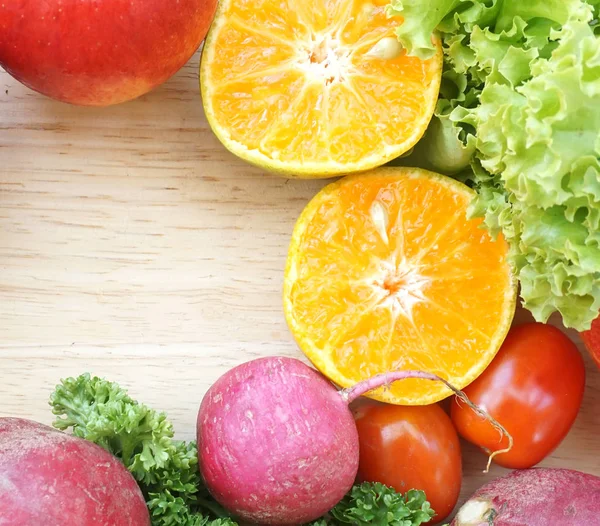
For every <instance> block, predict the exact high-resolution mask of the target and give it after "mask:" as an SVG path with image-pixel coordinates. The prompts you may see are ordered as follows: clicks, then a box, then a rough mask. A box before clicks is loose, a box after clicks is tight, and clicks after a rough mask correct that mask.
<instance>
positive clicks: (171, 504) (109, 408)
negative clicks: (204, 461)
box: [50, 374, 235, 526]
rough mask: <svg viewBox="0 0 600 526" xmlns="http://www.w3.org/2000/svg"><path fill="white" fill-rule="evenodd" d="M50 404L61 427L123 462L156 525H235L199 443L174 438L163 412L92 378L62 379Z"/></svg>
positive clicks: (115, 385)
mask: <svg viewBox="0 0 600 526" xmlns="http://www.w3.org/2000/svg"><path fill="white" fill-rule="evenodd" d="M50 405H51V406H52V411H53V413H54V414H55V415H58V416H59V417H60V418H58V419H57V420H56V421H55V423H54V425H55V426H56V427H57V428H59V429H62V430H66V429H71V430H72V431H73V434H74V435H75V436H77V437H81V438H85V439H86V440H90V441H92V442H94V443H96V444H98V445H100V446H102V447H103V448H104V449H106V450H107V451H109V452H110V453H112V454H113V455H115V456H116V457H117V458H119V459H120V460H121V461H122V462H123V464H125V466H126V467H127V468H128V469H129V471H130V472H131V473H132V474H133V476H134V477H135V479H136V480H137V481H138V484H139V485H140V487H141V489H142V491H143V493H144V495H145V497H146V500H147V505H148V509H149V510H150V515H151V518H152V524H153V526H228V525H229V526H233V525H234V524H235V523H234V522H233V521H232V520H231V519H230V518H229V514H228V513H227V512H226V511H225V510H223V509H222V508H221V507H220V506H219V505H218V504H217V503H216V502H215V501H214V500H213V499H211V498H210V497H209V495H208V492H207V491H206V489H205V488H204V486H203V484H202V482H201V479H200V474H199V472H198V456H197V451H196V444H195V443H193V442H189V443H185V442H180V441H176V440H174V439H173V434H174V433H173V426H172V425H171V423H170V422H169V421H168V420H167V417H166V415H165V414H164V413H158V412H156V411H154V410H152V409H150V408H149V407H147V406H145V405H143V404H139V403H138V402H136V401H135V400H132V399H131V398H130V397H129V396H128V394H127V392H126V391H124V390H123V389H121V388H120V387H119V386H118V385H117V384H114V383H111V382H107V381H106V380H102V379H100V378H96V377H93V378H92V377H91V376H90V375H89V374H84V375H81V376H79V377H78V378H68V379H66V380H63V381H62V383H61V384H60V385H59V386H57V388H56V390H55V391H54V393H53V394H52V396H51V398H50Z"/></svg>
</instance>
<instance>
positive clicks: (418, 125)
mask: <svg viewBox="0 0 600 526" xmlns="http://www.w3.org/2000/svg"><path fill="white" fill-rule="evenodd" d="M388 3H389V0H336V1H329V0H328V1H323V0H302V1H291V0H284V1H281V0H222V1H221V2H220V4H219V8H218V11H217V15H216V17H215V22H214V24H213V27H212V28H211V31H210V33H209V35H208V37H207V40H206V44H205V46H204V52H203V56H202V63H201V67H200V78H201V87H202V99H203V102H204V109H205V113H206V116H207V118H208V121H209V123H210V125H211V127H212V129H213V130H214V132H215V134H216V135H217V136H218V137H219V139H220V140H221V141H222V142H223V144H224V145H225V146H226V147H227V148H228V149H229V150H231V151H232V152H233V153H234V154H236V155H238V156H239V157H241V158H243V159H245V160H247V161H249V162H252V163H254V164H257V165H259V166H261V167H265V168H268V169H271V170H273V171H276V172H280V173H284V174H287V175H291V176H300V177H325V176H329V175H333V174H341V173H349V172H355V171H359V170H366V169H368V168H373V167H375V166H379V165H382V164H384V163H385V162H387V161H389V160H391V159H393V158H395V157H398V156H399V155H401V154H403V153H405V152H406V151H408V150H409V149H410V148H411V147H412V146H414V145H415V144H416V143H417V141H418V140H419V139H420V138H421V136H422V135H423V133H424V132H425V129H426V128H427V125H428V123H429V120H430V119H431V116H432V114H433V110H434V108H435V104H436V101H437V96H438V90H439V85H440V80H441V70H442V52H441V46H440V45H439V44H438V53H437V55H436V56H435V57H434V58H432V59H430V60H427V61H422V60H421V59H419V58H416V57H408V56H406V54H404V53H402V52H401V46H400V44H399V43H398V41H397V39H396V36H395V32H394V30H395V28H396V27H397V25H398V19H397V18H389V17H388V16H387V15H386V6H387V4H388Z"/></svg>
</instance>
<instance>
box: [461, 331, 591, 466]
mask: <svg viewBox="0 0 600 526" xmlns="http://www.w3.org/2000/svg"><path fill="white" fill-rule="evenodd" d="M584 386H585V367H584V363H583V358H582V357H581V354H580V353H579V351H578V350H577V347H576V346H575V345H574V344H573V342H572V341H571V340H569V338H567V336H565V335H564V334H563V333H562V332H561V331H560V330H558V329H557V328H556V327H552V326H551V325H543V324H541V323H528V324H525V325H521V326H519V327H515V328H514V329H512V330H511V331H510V332H509V334H508V336H507V338H506V340H505V341H504V344H503V345H502V348H501V349H500V351H499V352H498V354H497V355H496V357H495V358H494V360H493V361H492V363H491V365H490V366H489V367H488V368H487V369H486V370H485V371H484V372H483V374H482V375H481V376H480V377H479V378H478V379H477V380H475V381H474V382H473V383H472V384H471V385H469V386H468V387H467V388H466V389H465V390H464V391H465V393H466V394H467V396H468V397H469V398H470V399H471V401H472V402H473V403H474V404H477V405H478V406H479V407H481V408H482V409H484V410H486V411H487V412H488V413H489V414H490V415H491V416H492V417H494V418H495V419H496V420H497V421H498V422H499V423H500V424H502V425H503V426H504V427H505V428H506V430H507V431H508V432H509V433H510V434H511V435H512V437H513V440H514V446H513V448H512V450H511V451H510V452H508V453H502V454H500V455H498V456H497V457H495V458H494V461H495V462H496V463H497V464H500V465H501V466H504V467H507V468H512V469H524V468H530V467H532V466H534V465H536V464H537V463H538V462H540V461H541V460H543V459H544V458H545V457H546V456H548V455H549V454H550V453H551V452H552V451H553V450H554V449H555V448H556V447H557V446H558V445H559V444H560V443H561V442H562V440H563V439H564V438H565V436H566V435H567V433H568V432H569V429H571V426H572V425H573V422H574V421H575V418H576V417H577V413H578V412H579V408H580V406H581V401H582V399H583V390H584ZM451 415H452V422H454V425H455V426H456V429H457V430H458V433H459V434H460V436H462V437H463V438H465V439H466V440H468V441H469V442H472V443H473V444H475V445H477V446H479V447H481V448H482V449H488V450H491V451H496V450H498V449H502V448H504V447H506V446H507V444H508V439H507V438H506V437H504V438H502V439H501V438H500V434H499V432H498V431H497V430H495V429H494V428H493V427H492V425H491V424H490V423H489V422H487V421H486V420H484V419H482V418H481V417H479V416H477V415H476V414H475V413H474V412H473V410H472V409H470V408H469V407H467V406H466V405H465V404H463V403H462V402H458V401H457V400H454V401H453V402H452V408H451Z"/></svg>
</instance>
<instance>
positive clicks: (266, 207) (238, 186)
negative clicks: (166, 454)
mask: <svg viewBox="0 0 600 526" xmlns="http://www.w3.org/2000/svg"><path fill="white" fill-rule="evenodd" d="M197 69H198V56H197V55H196V56H195V57H194V59H193V60H192V61H190V63H189V64H188V65H187V66H186V67H185V68H184V69H183V70H182V71H181V72H180V73H179V74H178V75H177V76H176V77H175V78H173V79H172V80H171V81H169V82H168V83H167V84H165V85H164V86H162V87H161V88H159V89H158V90H156V91H154V92H153V93H151V94H149V95H147V96H145V97H142V98H141V99H139V100H137V101H134V102H131V103H127V104H123V105H121V106H116V107H113V108H105V109H86V108H76V107H71V106H68V105H65V104H60V103H55V102H52V101H50V100H49V99H46V98H44V97H42V96H40V95H37V94H35V93H33V92H31V91H30V90H28V89H26V88H24V87H23V86H21V85H20V84H18V83H17V82H16V81H14V80H13V79H11V78H10V77H9V76H8V75H7V74H6V73H4V72H2V71H1V70H0V88H1V91H0V115H1V117H0V416H6V415H18V416H22V417H28V418H33V419H36V420H39V421H42V422H46V423H49V422H50V421H51V415H50V413H49V410H48V407H47V398H48V395H49V393H50V392H51V390H52V388H53V386H54V385H55V384H56V383H57V381H58V380H59V379H60V378H62V377H65V376H72V375H77V374H80V373H81V372H84V371H90V372H92V373H94V374H97V375H103V376H106V377H109V378H110V379H112V380H115V381H118V382H120V383H121V384H122V385H123V386H125V387H127V388H129V389H130V392H131V394H132V395H133V396H134V397H137V398H139V399H140V400H143V401H145V402H147V403H148V404H150V405H152V406H154V407H156V408H157V409H162V410H165V411H167V412H168V413H169V415H170V417H171V418H172V420H173V421H174V422H175V425H176V429H177V431H178V435H179V436H180V437H182V438H193V434H194V423H195V413H196V411H197V408H198V405H199V403H200V400H201V398H202V395H203V393H204V392H205V391H206V389H207V388H208V386H209V385H210V384H211V383H212V382H213V381H214V380H215V379H216V378H217V377H218V376H219V375H220V374H222V373H223V372H224V371H225V370H227V369H228V368H230V367H232V366H233V365H235V364H237V363H240V362H243V361H246V360H248V359H251V358H254V357H257V356H264V355H275V354H283V355H289V356H296V357H300V353H299V352H298V350H297V348H296V346H295V344H294V342H293V341H292V338H291V336H290V334H289V332H288V330H287V327H286V324H285V321H284V318H283V315H282V309H281V289H282V279H283V268H284V263H285V257H286V252H287V246H288V242H289V236H290V234H291V231H292V228H293V225H294V222H295V220H296V218H297V216H298V215H299V213H300V211H301V210H302V208H303V207H304V205H305V204H306V203H307V202H308V200H309V199H310V198H311V197H312V196H313V195H314V194H315V193H316V192H317V191H318V189H319V188H321V187H322V186H323V185H324V184H325V181H288V180H285V179H281V178H279V177H277V176H273V175H269V174H265V173H264V172H263V171H262V170H260V169H258V168H254V167H252V166H249V165H247V164H245V163H244V162H242V161H239V160H238V159H236V158H234V157H233V156H232V155H231V154H229V153H228V152H227V151H226V150H225V149H224V148H223V147H222V146H221V144H220V143H219V142H218V140H217V139H216V138H215V137H214V136H213V135H212V133H211V131H210V129H209V128H208V125H207V124H206V121H205V119H204V116H203V112H202V105H201V102H200V98H199V95H198V87H197V84H198V79H197ZM519 317H520V319H522V318H523V315H522V314H520V315H519ZM570 335H571V337H573V338H574V339H575V341H576V342H577V343H578V345H579V346H580V347H581V342H580V341H579V340H578V339H577V335H575V334H573V333H571V334H570ZM586 359H587V358H586ZM587 362H588V371H589V374H588V380H587V383H588V385H587V391H586V398H585V403H584V406H583V409H582V411H581V414H580V415H579V418H578V420H577V423H576V425H575V427H574V429H573V431H572V432H571V434H570V435H569V437H568V438H567V439H566V440H565V442H564V443H563V444H562V445H561V447H560V448H559V449H558V450H557V451H556V452H555V454H554V455H553V456H552V457H551V458H550V459H548V460H547V461H546V462H545V464H546V465H549V466H565V467H570V468H575V469H580V470H583V471H587V472H589V473H594V474H597V475H600V440H598V436H600V411H599V410H598V408H599V407H600V374H599V373H598V372H597V371H596V370H595V369H594V368H593V366H592V364H591V362H590V360H587ZM484 463H485V461H484V457H483V456H482V455H481V454H480V453H478V452H476V451H475V450H474V448H472V447H470V446H467V445H465V448H464V470H465V480H464V484H463V496H466V495H468V494H469V493H471V492H472V491H473V490H474V489H475V488H476V487H478V486H479V485H480V484H481V483H482V482H483V481H484V480H487V479H489V478H490V477H491V476H493V475H494V474H498V473H502V472H503V470H501V469H498V468H495V469H494V471H493V473H492V474H491V475H486V476H484V475H483V474H482V473H481V470H482V469H483V466H484Z"/></svg>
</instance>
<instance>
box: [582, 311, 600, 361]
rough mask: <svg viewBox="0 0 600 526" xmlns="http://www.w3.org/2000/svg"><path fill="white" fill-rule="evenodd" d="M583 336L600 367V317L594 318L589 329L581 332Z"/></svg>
mask: <svg viewBox="0 0 600 526" xmlns="http://www.w3.org/2000/svg"><path fill="white" fill-rule="evenodd" d="M581 338H582V340H583V343H585V346H586V348H587V350H588V351H589V352H590V354H591V355H592V358H593V359H594V361H595V362H596V365H598V367H600V318H598V319H596V320H594V322H593V323H592V328H591V329H590V330H589V331H585V332H582V333H581Z"/></svg>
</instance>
